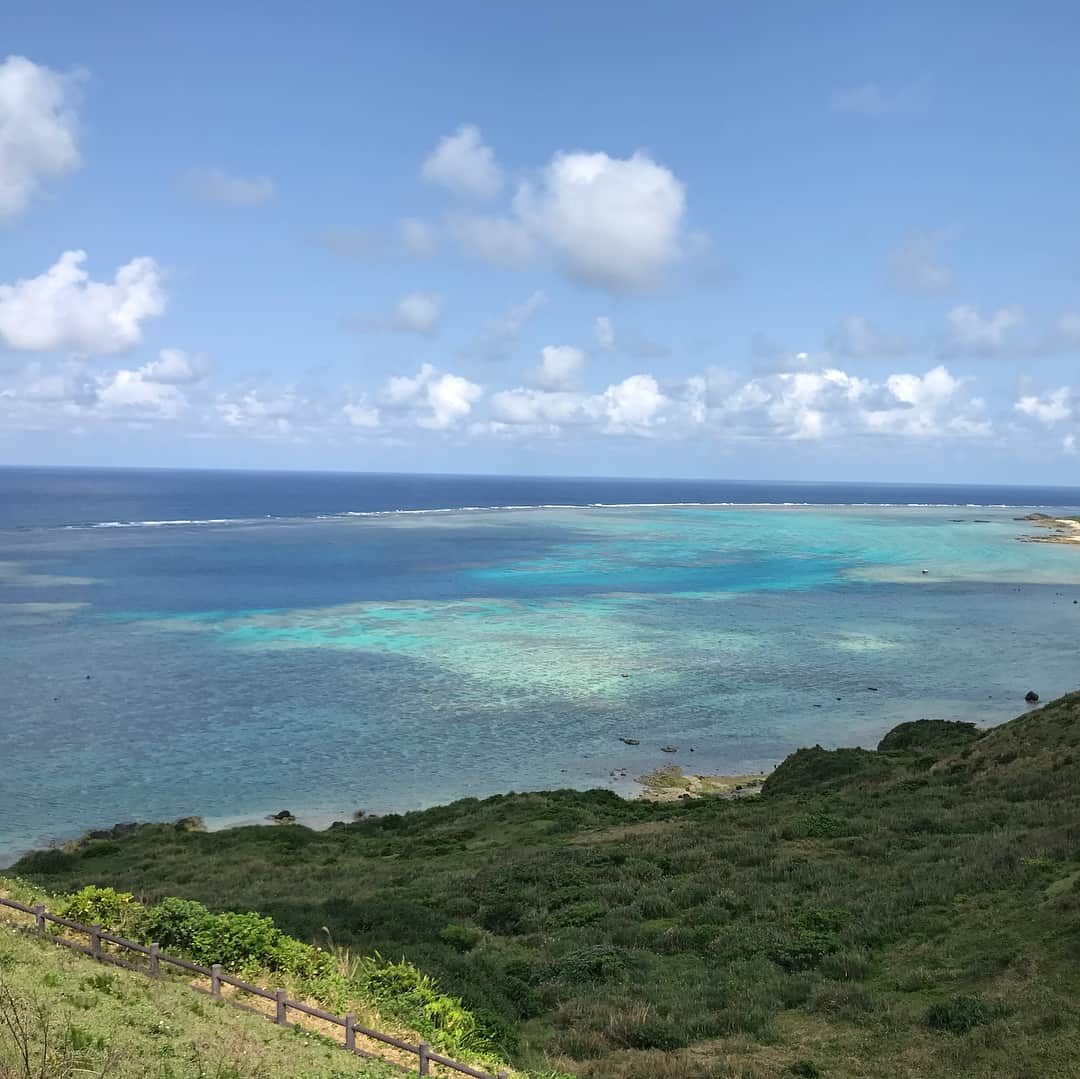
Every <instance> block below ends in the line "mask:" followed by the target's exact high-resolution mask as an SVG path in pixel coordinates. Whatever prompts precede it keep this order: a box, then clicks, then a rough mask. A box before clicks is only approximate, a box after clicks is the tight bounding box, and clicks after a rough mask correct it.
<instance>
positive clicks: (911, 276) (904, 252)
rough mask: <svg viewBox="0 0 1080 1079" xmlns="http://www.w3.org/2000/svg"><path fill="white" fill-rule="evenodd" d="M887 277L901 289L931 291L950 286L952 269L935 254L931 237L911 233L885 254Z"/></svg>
mask: <svg viewBox="0 0 1080 1079" xmlns="http://www.w3.org/2000/svg"><path fill="white" fill-rule="evenodd" d="M889 277H890V279H891V281H892V283H893V286H894V287H895V288H897V289H898V290H899V291H901V292H909V293H934V292H944V291H945V290H946V289H949V288H951V287H952V284H953V271H952V269H951V267H949V266H947V265H945V263H943V262H942V261H941V259H940V257H939V255H938V252H937V242H936V240H935V238H934V237H932V236H928V235H923V236H914V237H912V238H911V239H910V240H908V241H907V243H905V244H903V245H901V246H900V247H898V248H897V249H896V250H895V251H894V252H893V253H892V254H891V255H890V256H889Z"/></svg>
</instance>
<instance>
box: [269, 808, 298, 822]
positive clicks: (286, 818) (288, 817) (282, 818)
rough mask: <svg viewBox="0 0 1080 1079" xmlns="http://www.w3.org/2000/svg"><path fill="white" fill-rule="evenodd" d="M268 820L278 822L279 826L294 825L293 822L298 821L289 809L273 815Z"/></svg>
mask: <svg viewBox="0 0 1080 1079" xmlns="http://www.w3.org/2000/svg"><path fill="white" fill-rule="evenodd" d="M267 819H268V820H276V821H277V822H278V824H292V823H293V821H295V820H296V817H294V816H293V815H292V813H290V812H289V811H288V810H287V809H283V810H281V812H279V813H271V814H270V816H269V817H268V818H267Z"/></svg>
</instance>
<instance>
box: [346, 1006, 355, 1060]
mask: <svg viewBox="0 0 1080 1079" xmlns="http://www.w3.org/2000/svg"><path fill="white" fill-rule="evenodd" d="M345 1048H346V1049H348V1050H349V1051H350V1052H355V1051H356V1016H355V1015H353V1013H352V1012H349V1014H348V1015H347V1016H345Z"/></svg>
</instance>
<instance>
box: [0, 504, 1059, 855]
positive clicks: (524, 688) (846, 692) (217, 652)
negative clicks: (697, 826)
mask: <svg viewBox="0 0 1080 1079" xmlns="http://www.w3.org/2000/svg"><path fill="white" fill-rule="evenodd" d="M1018 515H1019V514H1018V511H1017V510H1015V509H986V508H962V509H959V508H950V507H944V508H940V507H935V508H928V507H820V506H818V507H804V506H801V507H777V506H771V507H770V506H756V507H704V506H701V507H626V508H574V509H570V508H565V509H527V510H499V511H490V512H477V511H473V512H459V513H438V514H427V515H425V514H410V515H386V516H380V515H372V516H356V517H332V518H329V519H316V518H304V519H284V520H273V521H263V522H257V521H248V522H232V523H224V524H204V525H177V526H170V527H164V528H163V527H133V528H123V529H95V528H76V529H70V528H60V527H50V528H43V529H37V530H33V529H31V530H29V531H22V532H16V531H14V530H9V531H7V532H5V533H3V534H2V536H0V541H2V542H0V603H2V604H3V606H2V607H0V612H2V624H0V647H2V649H3V655H4V658H5V678H4V679H3V684H2V686H0V714H2V715H3V716H4V717H5V718H4V721H3V727H2V729H0V754H2V760H3V770H2V776H3V781H2V782H3V798H2V808H3V815H2V818H0V854H4V853H11V852H13V851H16V850H18V849H22V848H25V847H26V846H28V845H31V844H33V843H36V842H40V841H43V840H48V839H51V838H55V837H62V836H67V835H71V834H76V833H78V832H80V831H81V830H83V829H85V828H87V827H92V826H99V825H107V824H111V823H113V822H114V821H118V820H130V819H142V820H146V819H168V818H175V817H179V816H182V815H187V814H191V813H198V814H201V815H204V816H205V817H207V818H208V819H209V820H212V821H215V822H219V823H220V822H223V821H226V820H230V821H231V820H243V819H261V818H262V817H263V816H264V815H265V814H266V813H269V812H273V811H275V810H278V809H281V808H289V809H291V810H293V811H294V812H296V813H298V814H300V815H301V816H303V817H307V818H309V819H311V820H313V821H318V822H323V821H328V820H331V819H334V818H335V817H347V816H348V815H350V814H351V813H352V812H353V810H355V809H356V808H358V807H363V808H365V809H367V810H372V811H388V810H400V809H405V808H412V807H418V806H422V805H427V804H431V803H434V802H439V801H445V800H447V799H451V798H455V797H460V796H464V795H483V794H489V793H494V792H498V791H505V790H509V789H519V790H520V789H526V788H543V787H552V786H560V785H564V786H565V785H572V786H579V787H580V786H594V785H600V786H606V785H611V786H613V787H615V788H616V789H621V790H626V791H628V792H629V791H630V790H631V789H632V784H631V783H630V782H629V780H614V779H612V777H611V772H612V770H614V769H619V768H627V769H629V772H630V775H631V776H634V775H638V774H640V773H642V772H644V771H647V770H649V769H651V768H653V767H656V766H657V765H659V764H666V763H671V762H672V761H675V762H678V763H680V764H683V765H684V766H685V767H687V768H689V769H691V770H694V771H715V772H725V771H730V772H749V771H758V770H763V769H767V768H769V767H770V766H771V765H773V764H774V763H775V762H776V761H777V760H779V759H781V758H782V757H783V756H784V755H785V754H786V753H788V752H789V751H791V750H792V749H793V748H796V747H797V746H799V745H803V744H807V743H814V742H820V743H822V744H825V745H835V744H859V743H861V744H864V745H870V744H874V743H875V742H876V740H877V739H878V737H880V735H881V734H882V733H883V732H884V731H885V730H887V729H888V728H889V727H891V726H893V725H895V724H896V723H897V722H901V721H903V720H905V719H911V718H919V717H921V716H934V717H941V718H970V719H975V720H978V721H980V722H984V723H990V722H999V721H1002V720H1004V719H1007V718H1010V717H1011V716H1013V715H1015V714H1016V713H1017V712H1018V711H1020V710H1022V709H1023V707H1024V703H1023V694H1024V692H1025V691H1026V690H1027V689H1029V688H1035V689H1037V690H1038V691H1039V692H1040V693H1041V694H1042V696H1043V698H1044V699H1049V698H1050V697H1051V696H1054V695H1057V694H1059V693H1062V692H1065V691H1067V690H1069V689H1073V688H1075V687H1076V683H1077V681H1078V677H1077V672H1078V664H1077V654H1076V646H1075V641H1076V638H1077V630H1078V629H1080V605H1077V604H1074V603H1073V599H1080V549H1076V548H1070V547H1055V546H1048V545H1043V544H1026V543H1020V542H1018V541H1017V538H1016V537H1017V536H1018V535H1019V534H1021V533H1024V532H1026V531H1028V529H1027V526H1025V525H1023V524H1021V523H1018V522H1017V521H1015V520H1014V518H1015V517H1016V516H1018ZM924 570H926V572H925V573H924V572H923V571H924ZM87 675H89V676H90V677H89V678H87ZM870 687H875V688H874V689H871V688H870ZM620 737H632V738H638V739H640V740H641V742H642V744H641V746H639V747H627V746H625V745H623V744H622V743H621V742H620V741H619V739H620ZM668 744H671V745H677V746H678V747H679V753H678V754H677V755H675V756H671V755H667V754H663V753H661V752H660V747H661V746H664V745H668Z"/></svg>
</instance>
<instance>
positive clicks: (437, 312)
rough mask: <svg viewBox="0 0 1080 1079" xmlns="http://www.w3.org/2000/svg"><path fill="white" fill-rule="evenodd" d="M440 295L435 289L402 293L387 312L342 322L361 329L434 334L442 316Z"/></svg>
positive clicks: (362, 330) (363, 330) (349, 326)
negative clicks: (432, 290)
mask: <svg viewBox="0 0 1080 1079" xmlns="http://www.w3.org/2000/svg"><path fill="white" fill-rule="evenodd" d="M442 312H443V298H442V296H440V295H439V294H438V293H434V292H410V293H409V294H408V295H406V296H402V297H401V299H400V300H398V302H397V303H396V304H395V305H394V309H393V310H392V311H391V312H390V313H389V314H388V315H380V316H377V317H375V318H348V319H346V320H345V325H346V326H347V327H348V328H349V329H353V330H359V331H361V332H386V333H417V334H422V335H424V336H431V335H433V334H434V333H435V332H436V331H437V330H438V328H439V320H440V319H441V318H442Z"/></svg>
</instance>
